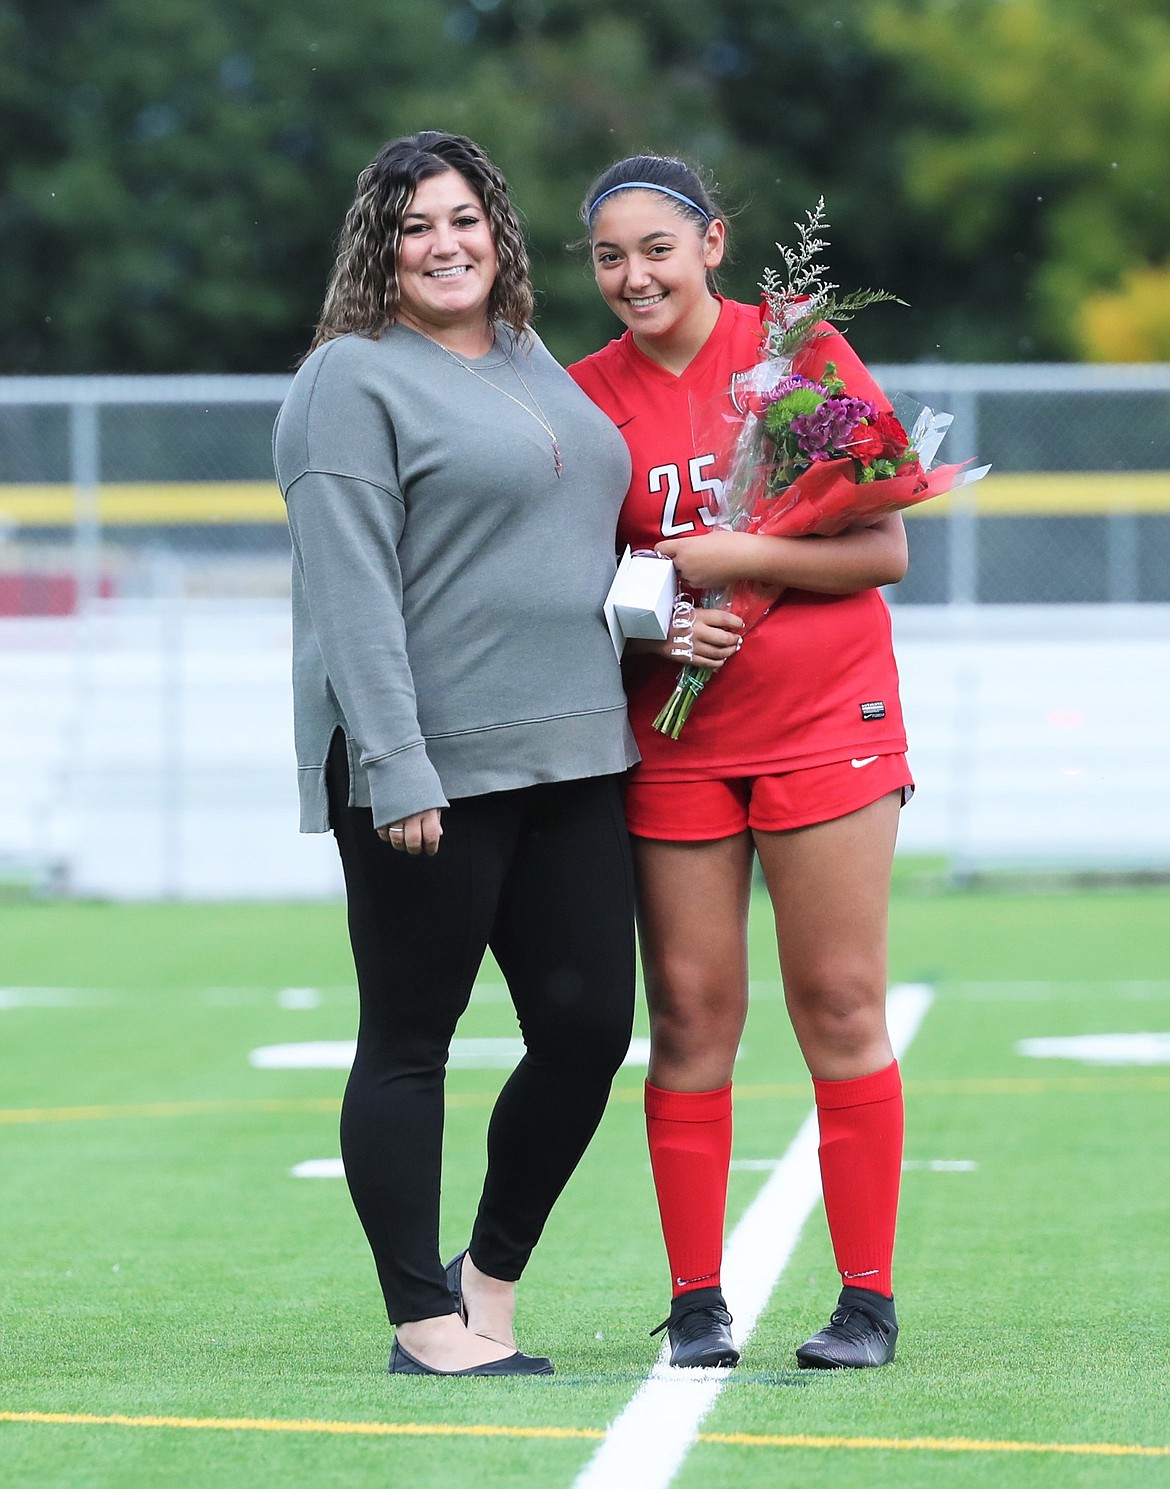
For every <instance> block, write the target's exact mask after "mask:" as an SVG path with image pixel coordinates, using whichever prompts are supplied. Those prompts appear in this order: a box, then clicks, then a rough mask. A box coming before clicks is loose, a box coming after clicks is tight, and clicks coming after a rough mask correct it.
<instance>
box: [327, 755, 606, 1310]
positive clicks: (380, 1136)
mask: <svg viewBox="0 0 1170 1489" xmlns="http://www.w3.org/2000/svg"><path fill="white" fill-rule="evenodd" d="M618 781H619V778H618V777H616V776H599V777H596V778H593V779H588V780H577V781H565V782H557V783H552V784H542V785H537V786H528V787H525V788H524V789H522V790H517V791H500V792H493V793H492V794H490V795H487V796H473V797H465V798H463V799H462V800H459V801H456V802H454V803H453V804H452V805H451V806H450V807H448V808H446V809H445V810H444V812H443V838H442V842H441V844H440V847H439V851H438V853H437V854H436V855H435V856H434V857H433V858H427V857H425V856H420V857H417V858H416V857H411V856H409V855H407V854H405V853H401V852H399V851H396V850H395V849H393V848H391V847H389V846H388V845H387V844H385V843H383V842H382V841H381V839H380V838H379V837H378V836H377V834H376V833H375V832H374V824H373V817H372V814H371V813H370V811H369V810H368V809H363V808H356V807H350V806H348V805H347V804H346V802H347V797H348V789H349V778H348V766H347V763H346V757H345V750H344V743H343V741H342V740H341V737H340V735H338V736H337V738H336V740H335V742H334V748H333V749H332V750H331V751H330V755H329V769H328V784H329V814H330V820H331V822H332V823H333V827H334V832H335V834H336V837H337V845H338V849H339V850H340V853H341V862H342V867H343V869H344V871H345V885H346V896H347V900H348V910H349V935H350V943H351V945H352V947H353V957H354V964H355V966H356V968H357V981H358V992H359V997H360V1003H361V1020H360V1025H359V1029H358V1041H357V1054H356V1057H355V1059H354V1063H353V1069H352V1071H351V1073H350V1077H349V1083H348V1085H347V1086H346V1090H345V1100H344V1102H343V1104H342V1111H341V1152H342V1157H343V1159H344V1161H345V1176H346V1179H347V1181H348V1183H349V1190H350V1194H351V1195H352V1196H353V1202H354V1206H355V1208H356V1209H357V1212H358V1216H359V1218H360V1219H361V1222H362V1225H363V1227H364V1228H365V1232H366V1236H367V1238H368V1240H369V1243H370V1248H371V1250H372V1251H373V1253H374V1261H375V1263H376V1265H377V1269H378V1279H379V1281H380V1283H381V1285H382V1292H383V1295H384V1297H385V1299H386V1311H387V1313H388V1314H389V1316H390V1321H391V1323H396V1324H398V1323H407V1322H410V1321H413V1320H415V1319H421V1318H433V1317H436V1316H438V1315H439V1314H444V1313H452V1312H454V1311H455V1303H454V1300H453V1298H452V1296H451V1294H450V1293H449V1292H448V1290H447V1285H446V1282H445V1280H444V1276H443V1267H442V1264H441V1261H440V1258H439V1250H438V1247H439V1183H440V1167H441V1160H442V1142H443V1082H444V1076H445V1067H446V1061H447V1055H448V1052H449V1049H450V1043H451V1037H452V1035H453V1033H454V1030H455V1025H456V1023H457V1022H458V1019H459V1016H460V1015H461V1014H462V1013H463V1010H464V1009H465V1008H466V1007H467V1004H468V1002H469V1000H470V997H471V989H472V985H473V983H474V982H475V977H476V973H477V972H478V970H479V966H480V962H481V961H482V959H483V955H484V950H485V948H486V947H489V946H490V947H491V949H492V952H493V953H494V955H495V957H496V960H497V962H498V963H499V966H500V969H501V970H502V972H503V974H504V977H505V979H506V980H507V984H508V990H509V992H510V994H511V997H512V1002H513V1004H514V1005H515V1008H516V1013H517V1016H518V1018H519V1022H520V1030H521V1033H522V1034H523V1036H524V1044H525V1049H526V1052H525V1055H524V1057H523V1059H522V1060H521V1061H520V1063H519V1065H518V1066H517V1067H516V1069H515V1070H514V1071H513V1072H512V1074H511V1076H510V1077H509V1078H508V1080H507V1082H506V1083H505V1085H504V1087H503V1089H502V1091H501V1092H500V1095H499V1097H498V1099H497V1101H496V1104H495V1109H494V1111H493V1112H492V1117H491V1122H490V1124H489V1127H488V1139H487V1156H488V1165H487V1175H486V1178H485V1180H484V1187H483V1194H482V1197H481V1199H480V1203H479V1212H478V1214H477V1216H476V1220H475V1225H474V1228H473V1230H472V1232H471V1255H472V1257H473V1259H474V1261H475V1264H476V1266H477V1267H479V1268H480V1269H481V1271H484V1272H487V1273H488V1274H489V1275H491V1276H493V1277H500V1278H503V1279H505V1280H508V1281H515V1280H516V1279H517V1278H518V1277H519V1276H520V1274H521V1272H522V1271H523V1270H524V1266H525V1263H526V1262H527V1260H528V1257H529V1255H530V1254H531V1252H532V1248H533V1247H534V1246H535V1245H536V1242H537V1240H538V1239H539V1237H540V1233H541V1231H542V1229H543V1228H544V1224H545V1221H546V1220H547V1219H548V1215H549V1212H550V1210H551V1209H552V1207H553V1204H554V1203H555V1201H556V1199H557V1196H558V1195H559V1194H560V1192H561V1190H562V1189H563V1188H564V1186H565V1184H566V1182H567V1181H568V1179H569V1176H570V1175H571V1174H572V1172H573V1170H574V1168H576V1166H577V1163H578V1161H579V1160H580V1157H581V1155H582V1153H583V1152H584V1151H585V1148H586V1146H587V1144H588V1142H589V1139H590V1138H591V1137H592V1136H593V1133H594V1131H595V1130H596V1128H597V1124H598V1122H599V1121H600V1120H601V1115H602V1112H603V1111H604V1109H605V1103H606V1099H607V1097H608V1095H609V1088H610V1083H611V1081H612V1079H613V1075H614V1072H615V1071H616V1070H617V1069H618V1067H619V1066H620V1064H621V1061H622V1059H623V1057H624V1055H625V1053H626V1050H627V1048H628V1047H629V1040H630V1031H631V1028H632V1023H633V1005H634V933H633V888H632V882H633V876H632V872H631V867H630V854H629V844H628V840H627V837H626V828H625V820H624V816H623V812H622V804H621V798H620V793H619V786H618Z"/></svg>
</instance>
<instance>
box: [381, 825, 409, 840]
mask: <svg viewBox="0 0 1170 1489" xmlns="http://www.w3.org/2000/svg"><path fill="white" fill-rule="evenodd" d="M386 831H387V832H388V833H389V834H390V836H391V837H394V836H395V834H397V835H398V837H400V838H401V837H405V836H406V828H405V827H388V828H387V829H386Z"/></svg>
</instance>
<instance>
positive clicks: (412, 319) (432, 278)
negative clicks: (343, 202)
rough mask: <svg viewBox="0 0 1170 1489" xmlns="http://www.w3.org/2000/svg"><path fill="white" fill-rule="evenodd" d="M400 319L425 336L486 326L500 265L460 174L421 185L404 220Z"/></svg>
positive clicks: (477, 204)
mask: <svg viewBox="0 0 1170 1489" xmlns="http://www.w3.org/2000/svg"><path fill="white" fill-rule="evenodd" d="M397 269H398V294H399V309H398V316H399V319H400V320H402V321H404V322H405V323H406V324H407V325H408V326H413V327H414V328H415V329H416V330H419V331H422V332H423V333H424V334H426V333H428V332H430V331H435V330H447V329H451V328H454V327H457V328H464V327H466V328H468V329H471V328H473V327H477V326H483V325H486V324H487V305H488V298H489V296H490V295H491V292H492V287H493V286H494V284H495V282H496V274H497V272H498V269H499V263H498V260H497V257H496V245H495V240H494V239H493V237H492V231H491V225H490V223H489V221H488V216H487V213H486V212H485V211H484V206H483V203H482V202H481V201H480V199H479V197H478V196H477V195H476V193H475V191H474V190H473V188H472V187H471V186H469V185H468V183H467V182H466V181H465V180H464V179H463V177H462V176H461V175H460V174H459V172H458V171H444V172H443V173H442V175H439V176H428V177H427V179H426V180H425V181H420V182H419V184H418V187H417V188H416V190H415V193H414V196H413V197H412V198H411V200H410V203H409V205H408V206H407V208H406V211H405V212H404V214H403V219H402V238H401V242H400V243H399V247H398V265H397Z"/></svg>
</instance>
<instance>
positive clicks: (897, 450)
mask: <svg viewBox="0 0 1170 1489" xmlns="http://www.w3.org/2000/svg"><path fill="white" fill-rule="evenodd" d="M875 427H876V429H877V432H878V434H879V435H880V436H881V441H882V449H881V459H883V460H897V459H898V458H899V457H900V456H902V455H904V454H905V453H906V446H907V445H908V444H909V443H910V436H909V435H908V434H907V433H906V431H905V429H903V428H902V425H901V424H900V422H899V421H898V420H897V419H896V418H895V417H894V415H893V414H878V416H877V419H876V421H875Z"/></svg>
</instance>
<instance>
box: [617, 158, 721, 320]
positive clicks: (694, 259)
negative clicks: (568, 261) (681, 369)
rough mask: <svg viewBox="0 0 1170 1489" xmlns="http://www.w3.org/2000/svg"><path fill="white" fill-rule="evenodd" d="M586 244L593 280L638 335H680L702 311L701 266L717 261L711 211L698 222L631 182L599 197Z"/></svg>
mask: <svg viewBox="0 0 1170 1489" xmlns="http://www.w3.org/2000/svg"><path fill="white" fill-rule="evenodd" d="M590 243H591V248H592V253H593V272H594V274H595V275H596V277H597V287H598V289H599V290H600V291H601V294H602V297H603V298H604V300H605V302H606V304H607V305H608V306H609V307H610V309H611V310H612V311H613V313H614V314H615V315H616V316H617V317H618V319H619V320H620V321H622V322H624V323H625V325H627V326H629V328H630V330H631V331H633V333H634V335H635V337H636V338H637V339H638V340H639V341H641V340H646V341H648V342H651V343H654V342H658V341H663V340H670V339H671V338H672V337H674V336H676V335H679V334H680V333H681V334H684V335H685V334H686V330H687V327H688V326H689V324H690V322H691V321H692V319H693V318H695V317H701V316H703V315H704V314H706V313H707V310H708V308H709V306H710V302H711V290H710V287H709V285H708V282H707V271H708V270H709V269H714V268H716V267H717V266H718V265H719V264H720V263H721V261H722V259H723V250H724V243H725V237H724V227H723V224H722V222H720V221H719V219H718V218H713V219H712V220H711V222H709V223H708V224H707V225H706V227H705V228H704V227H703V226H702V225H701V224H700V223H698V222H696V221H695V219H694V217H693V216H691V215H690V214H689V213H681V212H678V211H676V210H675V209H674V207H673V206H672V204H671V200H670V198H669V197H667V196H665V195H664V194H663V193H662V192H659V191H647V190H645V189H644V188H638V187H635V188H633V189H631V190H629V191H618V192H616V193H615V194H614V195H613V196H612V197H607V198H606V200H605V201H604V202H602V204H601V206H600V207H599V208H598V209H597V212H596V213H595V215H594V217H593V220H592V222H591V224H590Z"/></svg>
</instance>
